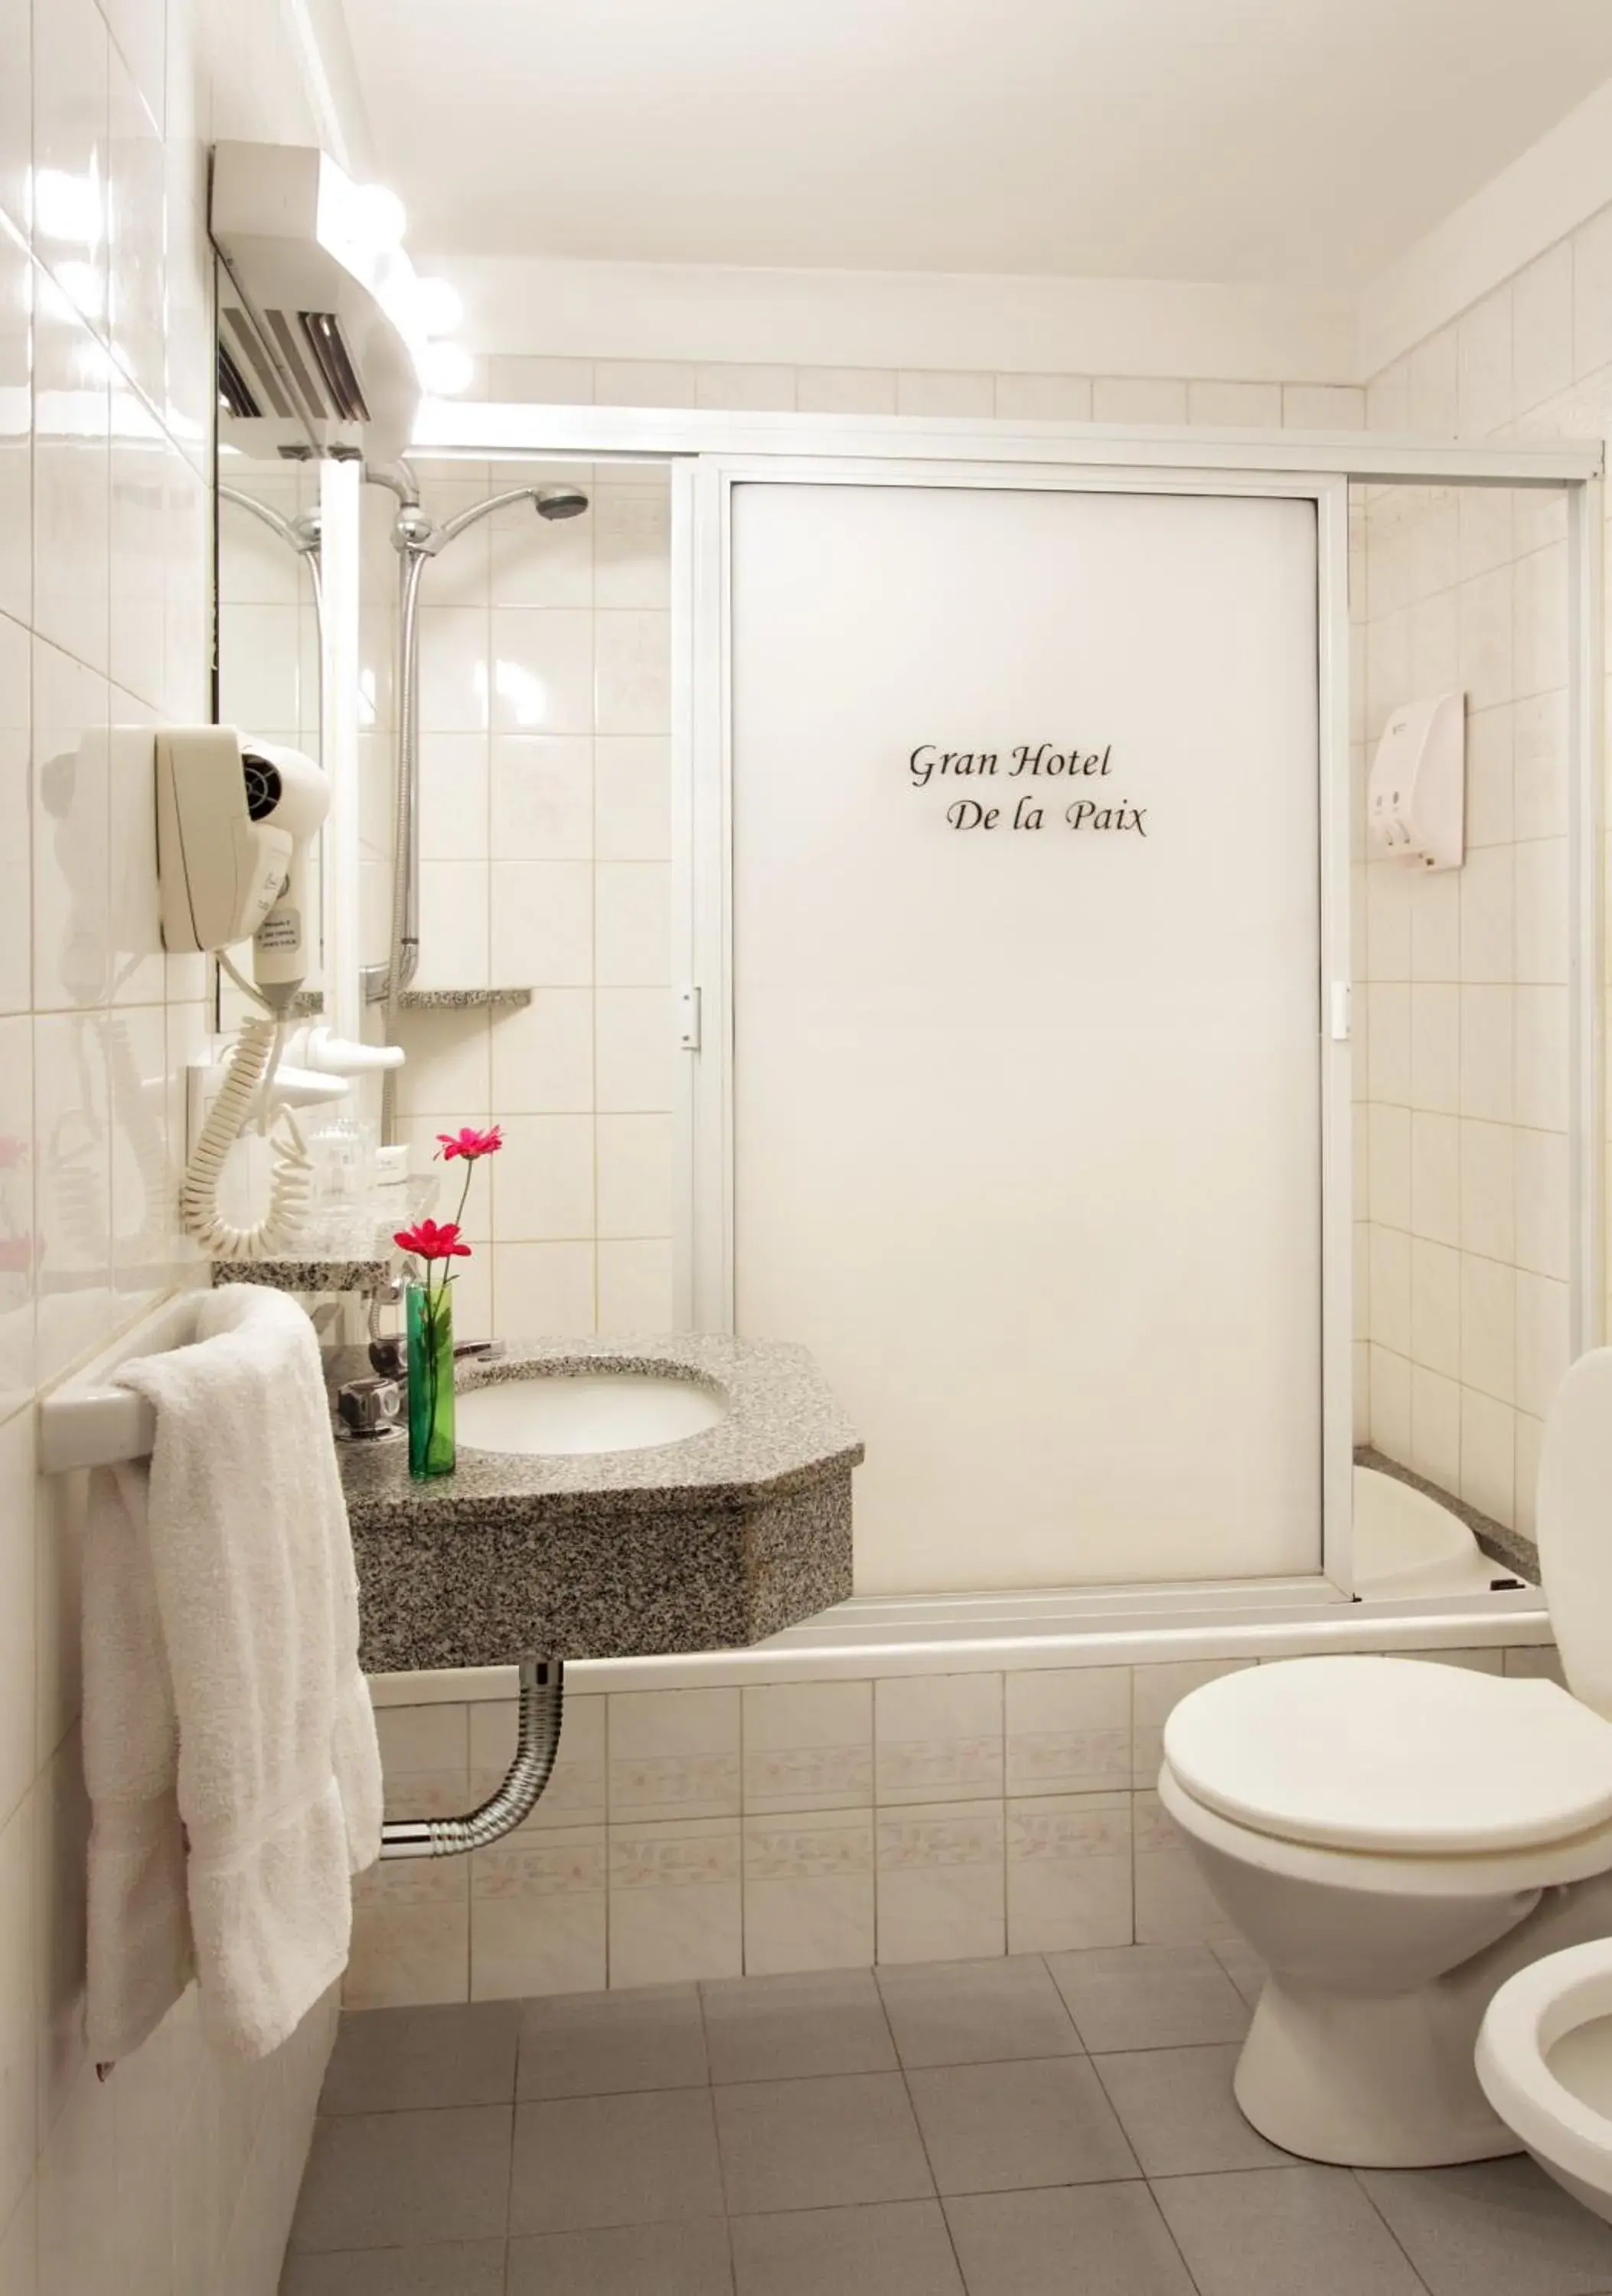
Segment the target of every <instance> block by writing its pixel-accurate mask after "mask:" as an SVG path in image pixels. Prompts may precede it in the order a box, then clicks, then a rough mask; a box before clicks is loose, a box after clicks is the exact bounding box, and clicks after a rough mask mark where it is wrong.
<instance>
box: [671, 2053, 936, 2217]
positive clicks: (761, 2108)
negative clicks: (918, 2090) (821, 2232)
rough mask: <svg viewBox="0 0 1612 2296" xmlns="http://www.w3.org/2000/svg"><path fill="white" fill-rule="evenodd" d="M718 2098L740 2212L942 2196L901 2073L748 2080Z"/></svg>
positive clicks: (727, 2172) (727, 2173)
mask: <svg viewBox="0 0 1612 2296" xmlns="http://www.w3.org/2000/svg"><path fill="white" fill-rule="evenodd" d="M711 2094H712V2096H713V2098H714V2100H715V2103H716V2110H717V2138H718V2142H719V2144H720V2146H721V2152H722V2177H723V2182H724V2184H725V2185H726V2186H727V2190H728V2208H729V2210H731V2211H732V2213H733V2214H734V2215H735V2216H745V2215H750V2214H752V2213H753V2212H756V2211H758V2210H770V2209H835V2208H850V2207H852V2206H853V2205H855V2204H856V2203H857V2202H862V2201H915V2200H928V2199H931V2198H933V2194H934V2184H933V2179H932V2178H931V2177H930V2174H929V2168H928V2164H927V2162H926V2161H925V2158H924V2147H923V2144H922V2142H921V2140H920V2138H919V2136H918V2131H917V2122H916V2121H915V2120H914V2119H913V2117H912V2107H911V2105H910V2104H909V2103H908V2101H907V2087H906V2084H905V2082H904V2081H903V2080H902V2079H901V2075H900V2073H847V2074H839V2075H835V2076H834V2077H832V2078H831V2079H824V2080H785V2081H745V2082H738V2083H736V2084H734V2085H733V2086H731V2087H726V2088H719V2089H714V2090H712V2092H711Z"/></svg>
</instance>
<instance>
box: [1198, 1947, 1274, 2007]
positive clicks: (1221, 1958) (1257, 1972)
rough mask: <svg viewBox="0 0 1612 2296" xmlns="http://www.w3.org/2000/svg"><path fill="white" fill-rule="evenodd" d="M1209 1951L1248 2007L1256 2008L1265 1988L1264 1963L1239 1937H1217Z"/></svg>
mask: <svg viewBox="0 0 1612 2296" xmlns="http://www.w3.org/2000/svg"><path fill="white" fill-rule="evenodd" d="M1209 1950H1210V1952H1211V1953H1212V1954H1213V1956H1214V1957H1215V1959H1216V1961H1218V1962H1219V1964H1220V1965H1221V1968H1222V1969H1223V1970H1224V1971H1225V1972H1226V1974H1227V1976H1228V1977H1229V1978H1230V1980H1231V1982H1232V1983H1233V1985H1235V1986H1236V1988H1237V1989H1238V1992H1239V1993H1240V1994H1241V1995H1242V1997H1243V1998H1244V2000H1245V2001H1246V2003H1247V2004H1248V2006H1249V2008H1250V2009H1257V2008H1258V2006H1259V1997H1260V1995H1261V1994H1262V1992H1263V1991H1264V1989H1265V1974H1266V1972H1265V1964H1264V1963H1263V1962H1262V1960H1261V1959H1260V1957H1259V1956H1258V1954H1257V1953H1255V1952H1254V1948H1253V1947H1252V1946H1251V1945H1246V1944H1245V1943H1244V1941H1243V1939H1241V1938H1217V1939H1215V1942H1214V1943H1213V1945H1212V1946H1211V1947H1210V1948H1209Z"/></svg>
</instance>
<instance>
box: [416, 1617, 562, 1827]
mask: <svg viewBox="0 0 1612 2296" xmlns="http://www.w3.org/2000/svg"><path fill="white" fill-rule="evenodd" d="M564 1707H565V1666H564V1661H563V1660H561V1659H557V1658H523V1659H522V1661H521V1698H520V1705H519V1708H518V1710H517V1721H516V1726H515V1753H514V1761H512V1762H511V1764H510V1766H509V1769H508V1772H507V1774H506V1777H505V1779H504V1783H503V1784H502V1785H500V1786H499V1788H498V1792H496V1793H494V1794H491V1795H489V1798H488V1799H487V1800H486V1801H484V1802H483V1803H482V1804H481V1808H479V1809H473V1810H472V1811H471V1812H470V1813H469V1815H468V1816H465V1817H389V1818H388V1819H387V1820H386V1823H385V1824H384V1825H382V1828H381V1855H382V1857H462V1856H463V1855H464V1854H465V1851H466V1850H470V1849H486V1847H487V1845H488V1843H489V1841H498V1838H499V1836H500V1835H501V1834H506V1833H514V1830H515V1828H516V1826H517V1825H521V1824H522V1822H523V1821H524V1820H525V1819H526V1818H528V1817H530V1816H531V1813H532V1811H533V1810H534V1809H535V1808H537V1805H538V1803H539V1800H540V1799H541V1797H542V1793H543V1789H544V1788H545V1786H547V1784H548V1781H549V1777H550V1775H551V1774H552V1772H553V1770H554V1766H555V1755H556V1754H557V1753H558V1752H559V1751H560V1725H561V1723H562V1721H563V1717H564Z"/></svg>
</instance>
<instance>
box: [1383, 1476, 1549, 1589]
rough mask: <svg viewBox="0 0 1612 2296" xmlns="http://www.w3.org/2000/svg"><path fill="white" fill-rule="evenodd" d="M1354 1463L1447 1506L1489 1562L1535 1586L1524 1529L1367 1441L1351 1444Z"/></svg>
mask: <svg viewBox="0 0 1612 2296" xmlns="http://www.w3.org/2000/svg"><path fill="white" fill-rule="evenodd" d="M1354 1464H1355V1465H1356V1466H1357V1467H1370V1468H1372V1469H1374V1470H1375V1471H1376V1472H1377V1473H1378V1474H1379V1475H1392V1477H1393V1478H1394V1481H1395V1482H1396V1483H1408V1484H1409V1485H1410V1488H1411V1489H1412V1490H1413V1491H1420V1492H1421V1493H1422V1494H1423V1496H1424V1497H1427V1498H1430V1499H1436V1500H1437V1502H1438V1504H1439V1505H1440V1506H1442V1507H1447V1508H1448V1509H1449V1511H1450V1513H1452V1515H1454V1516H1455V1517H1456V1519H1457V1521H1460V1522H1464V1523H1465V1524H1466V1526H1467V1529H1468V1530H1469V1531H1470V1532H1471V1533H1472V1536H1473V1538H1476V1541H1477V1543H1478V1545H1479V1546H1481V1547H1482V1548H1483V1550H1484V1553H1485V1554H1486V1555H1487V1556H1488V1557H1489V1559H1490V1561H1491V1562H1498V1563H1500V1564H1501V1566H1502V1567H1503V1568H1504V1569H1505V1570H1512V1571H1515V1572H1516V1574H1517V1577H1518V1578H1519V1579H1526V1580H1527V1581H1528V1584H1529V1585H1530V1586H1531V1587H1537V1586H1538V1584H1539V1549H1538V1547H1537V1546H1535V1545H1534V1541H1533V1540H1532V1539H1531V1538H1529V1537H1528V1534H1527V1532H1526V1531H1524V1530H1509V1529H1507V1527H1506V1525H1505V1524H1504V1523H1503V1522H1496V1521H1494V1520H1493V1516H1490V1515H1486V1514H1485V1513H1482V1512H1481V1511H1480V1509H1478V1508H1477V1507H1475V1506H1472V1505H1468V1502H1467V1501H1466V1500H1465V1499H1458V1498H1457V1497H1455V1495H1454V1493H1453V1492H1452V1491H1447V1490H1445V1489H1444V1488H1443V1485H1442V1484H1440V1483H1430V1482H1429V1481H1428V1480H1427V1477H1426V1476H1425V1475H1419V1474H1416V1473H1415V1472H1413V1471H1412V1470H1411V1469H1410V1468H1409V1467H1402V1465H1401V1464H1400V1463H1399V1461H1398V1460H1397V1459H1391V1458H1389V1457H1388V1456H1387V1454H1386V1452H1384V1451H1375V1450H1373V1449H1372V1447H1371V1446H1370V1444H1369V1443H1357V1444H1356V1445H1355V1447H1354Z"/></svg>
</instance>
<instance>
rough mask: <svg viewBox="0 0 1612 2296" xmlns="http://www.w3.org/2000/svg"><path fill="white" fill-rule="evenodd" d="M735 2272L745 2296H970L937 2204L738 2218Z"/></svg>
mask: <svg viewBox="0 0 1612 2296" xmlns="http://www.w3.org/2000/svg"><path fill="white" fill-rule="evenodd" d="M733 2268H734V2281H735V2284H736V2289H737V2292H738V2296H826V2292H827V2291H830V2290H835V2289H840V2288H853V2289H862V2290H866V2291H867V2292H868V2296H963V2283H962V2280H961V2279H960V2277H959V2276H958V2268H957V2260H956V2259H955V2258H954V2257H953V2255H952V2253H951V2241H950V2235H949V2234H948V2233H947V2230H946V2219H945V2218H944V2217H943V2216H942V2214H941V2204H940V2202H938V2201H884V2202H878V2203H876V2204H874V2205H871V2206H869V2207H866V2208H859V2209H809V2210H805V2211H804V2213H802V2214H801V2215H783V2216H766V2217H736V2218H734V2220H733Z"/></svg>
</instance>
